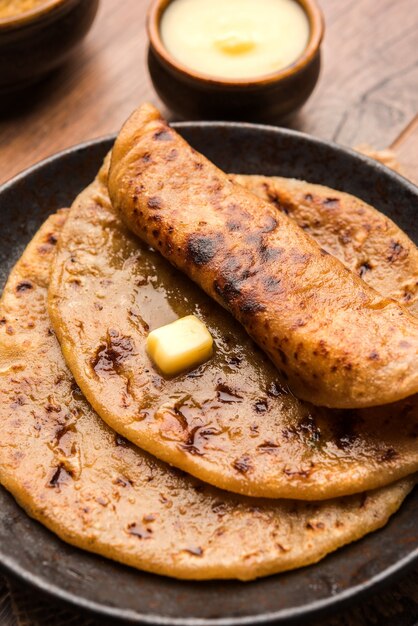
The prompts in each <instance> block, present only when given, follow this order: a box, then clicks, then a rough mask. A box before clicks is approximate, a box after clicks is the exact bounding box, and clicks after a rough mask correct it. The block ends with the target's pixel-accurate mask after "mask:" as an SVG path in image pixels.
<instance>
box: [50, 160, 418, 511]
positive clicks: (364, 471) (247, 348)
mask: <svg viewBox="0 0 418 626" xmlns="http://www.w3.org/2000/svg"><path fill="white" fill-rule="evenodd" d="M106 174H107V169H106V165H105V166H104V168H103V169H102V170H101V172H100V174H99V177H98V179H97V180H96V181H95V182H94V183H93V184H92V185H91V186H90V187H88V188H87V189H86V190H85V191H84V192H83V193H82V194H81V195H80V196H79V198H78V199H77V200H76V201H75V202H74V204H73V206H72V208H71V211H70V215H69V218H68V220H67V223H66V225H65V227H64V230H63V233H62V236H61V239H60V244H59V251H58V256H57V262H56V265H55V268H54V270H53V276H52V281H51V286H50V297H49V300H50V307H49V310H50V315H51V319H52V322H53V326H54V329H55V331H56V333H57V336H58V339H59V341H60V343H61V347H62V349H63V353H64V356H65V358H66V360H67V363H68V364H69V367H70V369H71V370H72V372H73V374H74V376H75V378H76V380H77V382H78V384H79V386H80V387H81V389H82V391H83V393H84V394H85V395H86V397H87V399H88V400H89V402H90V403H91V404H92V406H93V407H94V408H95V410H96V411H97V412H98V414H99V415H100V416H101V417H102V418H103V419H104V420H105V421H106V422H107V423H108V424H109V425H110V426H111V427H112V428H114V429H115V430H116V431H118V432H120V433H121V434H122V435H123V436H125V437H126V438H127V439H129V440H130V441H133V442H134V443H135V444H137V445H138V446H139V447H141V448H143V449H145V450H147V451H148V452H150V453H151V454H154V455H155V456H157V457H158V458H160V459H162V460H164V461H166V462H168V463H171V464H172V465H174V466H177V467H179V468H181V469H183V470H185V471H187V472H189V473H190V474H193V475H195V476H197V477H199V478H200V479H202V480H204V481H206V482H208V483H211V484H214V485H216V486H217V487H220V488H223V489H227V490H230V491H235V492H238V493H244V494H246V495H251V496H263V497H271V498H278V497H285V498H297V499H308V500H309V499H310V500H316V499H326V498H331V497H334V496H337V495H348V494H350V493H356V492H360V491H364V490H366V489H372V488H373V489H374V488H376V487H380V486H383V485H385V484H388V483H390V482H392V481H394V480H396V479H398V478H402V477H403V476H406V475H408V474H410V473H412V472H414V471H416V470H418V446H417V436H418V397H417V396H415V397H414V398H412V399H408V400H405V401H402V402H400V403H399V404H397V405H395V406H386V407H382V408H381V409H378V410H376V411H371V412H370V414H369V412H368V411H367V410H364V411H351V412H348V411H346V412H344V411H342V412H332V411H330V410H325V409H319V408H315V407H313V406H311V405H308V404H304V403H302V402H300V401H299V400H297V399H296V398H295V397H294V396H293V395H292V394H290V393H289V392H288V391H286V389H284V388H282V387H281V386H280V384H279V382H278V379H277V372H276V369H275V367H274V366H273V364H272V363H271V362H270V361H269V359H267V358H266V357H265V355H264V353H263V352H262V351H261V350H259V349H258V348H257V346H256V345H255V344H254V343H253V342H252V341H251V339H250V338H249V337H248V335H247V333H246V332H245V330H244V329H243V328H241V327H240V326H239V325H238V324H237V323H236V321H235V320H234V319H233V318H232V317H231V316H230V315H229V314H228V313H227V312H226V311H224V309H222V308H221V307H220V306H219V305H217V304H216V303H215V302H214V301H213V300H211V299H210V298H209V297H208V296H206V295H205V294H204V292H203V291H202V290H200V289H199V288H198V287H197V286H196V285H194V284H193V283H192V282H191V281H190V280H189V279H187V277H185V276H184V275H183V274H182V273H180V272H178V271H176V270H175V269H174V268H173V267H172V266H171V265H170V264H169V263H168V262H167V261H165V260H164V259H163V257H162V256H161V255H160V254H158V253H157V252H152V251H150V250H149V248H148V247H147V246H146V245H145V244H142V243H141V242H140V240H139V239H137V238H136V237H135V236H134V235H133V234H131V233H130V232H129V231H128V230H127V228H126V227H125V226H124V225H123V223H122V221H121V220H120V218H118V216H117V215H116V213H115V211H114V210H113V208H112V206H111V204H110V201H109V196H108V193H107V177H106ZM188 314H195V315H197V316H198V317H199V318H200V319H202V320H203V321H204V322H205V324H206V325H207V327H208V328H209V330H210V332H211V334H212V336H213V337H214V339H215V344H216V348H215V354H214V357H213V358H212V359H211V360H209V361H208V362H207V363H205V364H203V365H202V366H200V367H199V368H197V369H195V370H193V371H192V372H186V373H184V374H183V375H180V376H177V377H175V378H172V379H166V378H164V377H162V376H161V375H160V374H159V373H158V372H157V371H156V370H155V368H154V367H153V365H152V363H151V362H150V360H149V359H148V356H147V355H146V352H145V341H146V336H147V334H148V331H149V330H152V329H154V328H156V327H159V326H162V325H164V324H166V323H169V322H171V321H173V320H174V319H176V318H177V317H181V316H184V315H188ZM399 423H402V424H403V427H402V429H400V428H399Z"/></svg>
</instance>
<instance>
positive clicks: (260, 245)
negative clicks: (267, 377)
mask: <svg viewBox="0 0 418 626" xmlns="http://www.w3.org/2000/svg"><path fill="white" fill-rule="evenodd" d="M109 193H110V198H111V201H112V203H113V205H114V207H115V208H116V209H117V210H118V211H119V212H120V214H121V215H122V216H123V219H124V220H125V222H126V223H127V224H128V225H129V227H130V228H131V230H132V231H133V232H135V233H136V234H137V235H138V236H139V237H141V239H143V240H144V241H145V242H146V243H148V244H149V245H151V246H153V247H154V248H155V249H156V250H158V251H159V252H160V253H161V254H162V255H163V256H165V258H167V259H168V260H169V261H170V262H171V263H172V264H173V265H174V266H175V267H177V268H179V269H181V270H182V271H183V272H184V273H186V274H187V275H188V276H189V277H190V278H191V279H192V280H194V281H195V282H196V283H197V284H198V285H199V286H200V287H202V289H204V290H205V291H206V293H208V294H209V295H210V296H211V297H212V298H213V299H214V300H215V301H217V302H218V303H219V304H221V305H222V306H224V307H225V308H226V309H227V310H228V311H229V312H230V313H232V314H233V315H234V317H235V318H236V319H237V320H238V321H239V322H241V323H242V325H243V326H244V328H245V329H246V330H247V332H248V333H249V335H250V336H251V337H252V338H253V339H254V340H255V341H256V342H257V343H258V345H259V346H260V347H261V348H262V350H264V352H265V353H266V354H267V355H268V356H269V357H270V358H271V360H272V361H273V363H274V364H275V365H276V367H277V368H278V370H279V371H280V373H281V376H282V378H284V379H285V380H286V381H287V383H288V384H289V386H290V388H291V389H292V391H293V392H294V393H295V394H296V395H297V396H298V397H300V398H302V399H304V400H308V401H310V402H313V403H314V404H317V405H323V406H327V407H334V408H360V407H367V406H376V405H383V404H387V403H389V402H394V401H396V400H400V399H402V398H405V397H407V396H410V395H412V394H414V393H417V392H418V359H417V357H418V320H417V319H415V318H414V317H413V316H412V315H410V314H409V313H408V312H407V310H406V309H405V308H403V307H401V306H400V305H399V304H398V303H397V302H395V301H393V300H391V299H390V298H386V297H384V296H381V295H379V294H378V293H377V292H376V291H375V290H374V289H372V288H371V287H369V286H368V285H367V284H366V283H364V281H362V280H361V279H360V278H359V277H358V276H356V275H355V274H353V273H352V272H350V271H348V270H347V268H346V267H344V265H343V264H342V263H341V262H340V261H339V260H338V259H336V258H335V257H333V256H332V255H330V254H328V253H327V252H326V251H325V250H324V249H322V248H320V246H318V244H317V243H316V242H315V241H314V239H312V238H311V237H309V235H307V234H306V233H304V232H303V229H301V228H299V226H298V225H297V224H296V223H295V222H294V221H292V220H291V219H289V218H288V217H287V216H286V215H285V214H280V213H279V212H278V211H276V210H275V209H274V207H272V206H271V205H270V204H269V203H267V202H264V201H263V200H261V199H260V198H258V197H256V196H255V195H254V194H252V193H250V192H249V191H248V190H247V189H245V188H243V187H242V186H241V185H237V184H235V183H232V182H231V181H230V180H229V179H228V176H227V175H226V174H225V173H224V172H222V171H221V170H220V169H218V168H217V167H216V166H215V165H214V164H213V163H211V162H210V161H208V160H207V159H206V158H205V157H204V156H203V155H201V154H198V153H197V152H196V151H195V150H193V149H192V148H191V146H189V145H188V144H187V142H186V141H185V140H184V139H182V137H180V135H179V134H178V133H176V132H175V131H174V130H173V129H172V128H170V127H169V126H168V125H167V123H166V122H164V120H163V119H162V118H161V116H160V114H159V112H158V111H157V110H156V109H155V108H154V107H152V106H151V105H142V106H141V107H139V108H138V109H137V110H136V111H135V112H134V113H133V114H132V115H131V117H130V118H129V120H128V121H127V122H126V123H125V124H124V126H123V128H122V130H121V131H120V133H119V135H118V137H117V139H116V142H115V145H114V148H113V151H112V162H111V167H110V173H109Z"/></svg>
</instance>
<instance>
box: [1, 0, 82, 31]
mask: <svg viewBox="0 0 418 626" xmlns="http://www.w3.org/2000/svg"><path fill="white" fill-rule="evenodd" d="M75 1H76V0H43V2H42V3H41V4H40V5H39V6H37V7H35V8H33V9H29V10H27V11H23V12H22V13H17V14H16V15H11V16H10V17H2V18H0V32H1V31H2V30H13V29H17V28H20V27H22V26H26V25H28V24H31V23H32V22H36V21H38V19H40V18H42V17H44V16H46V15H48V14H50V13H51V11H53V10H54V9H57V8H59V7H61V6H64V5H66V4H71V3H74V2H75Z"/></svg>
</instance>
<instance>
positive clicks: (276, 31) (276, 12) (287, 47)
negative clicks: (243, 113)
mask: <svg viewBox="0 0 418 626" xmlns="http://www.w3.org/2000/svg"><path fill="white" fill-rule="evenodd" d="M160 28H161V38H162V41H163V44H164V46H165V47H166V49H167V50H168V52H169V53H170V54H171V55H172V56H173V57H174V58H175V59H176V60H177V61H179V62H180V63H182V64H183V65H185V66H187V67H188V68H190V69H191V70H195V71H197V72H200V73H204V74H208V75H210V76H214V77H219V78H232V79H234V78H236V79H239V78H255V77H259V76H263V75H265V74H271V73H273V72H276V71H278V70H281V69H283V68H285V67H287V66H289V65H291V64H292V63H294V62H295V61H296V60H297V59H298V58H299V57H300V56H301V54H302V53H303V51H304V50H305V48H306V46H307V43H308V39H309V20H308V17H307V15H306V13H305V11H304V10H303V9H302V7H301V6H300V4H299V3H298V2H296V0H174V1H173V2H171V3H170V4H169V6H168V7H167V9H166V10H165V11H164V13H163V16H162V19H161V27H160Z"/></svg>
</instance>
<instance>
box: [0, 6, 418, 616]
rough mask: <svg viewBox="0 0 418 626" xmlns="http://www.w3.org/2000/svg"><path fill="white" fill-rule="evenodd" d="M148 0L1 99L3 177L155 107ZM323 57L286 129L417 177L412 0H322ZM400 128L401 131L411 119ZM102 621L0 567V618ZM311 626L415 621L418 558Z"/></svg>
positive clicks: (417, 63) (106, 12)
mask: <svg viewBox="0 0 418 626" xmlns="http://www.w3.org/2000/svg"><path fill="white" fill-rule="evenodd" d="M146 5H147V2H146V0H123V2H117V1H116V0H102V5H101V8H100V11H99V15H98V18H97V20H96V23H95V25H94V27H93V29H92V31H91V33H90V34H89V36H88V37H87V39H86V41H85V43H84V45H83V46H82V47H81V48H80V50H79V51H78V52H77V53H76V54H75V55H74V57H73V59H72V60H71V61H70V62H69V63H67V65H66V66H65V67H64V68H62V69H61V70H60V71H59V72H57V73H56V74H55V75H54V76H52V77H50V78H49V79H47V80H45V81H44V82H43V83H42V84H41V85H40V86H38V87H36V88H33V89H32V90H31V92H30V93H28V94H25V95H24V96H23V95H22V96H21V97H20V98H19V99H18V100H17V101H15V102H13V103H12V104H10V103H7V102H4V101H3V102H0V182H2V181H5V180H7V179H8V178H10V177H11V176H13V175H14V174H15V173H17V172H18V171H20V170H22V169H24V168H26V167H28V166H29V165H31V164H32V163H34V162H36V161H39V160H41V159H43V158H44V157H46V156H48V155H49V154H53V153H54V152H57V151H58V150H61V149H63V148H65V147H68V146H71V145H74V144H76V143H79V142H80V141H85V140H87V139H90V138H93V137H98V136H101V135H105V134H107V133H110V132H114V131H116V130H117V129H118V128H119V126H120V125H121V123H122V122H123V120H124V119H125V118H126V117H127V115H128V114H129V113H130V112H131V110H132V109H133V108H134V107H135V106H136V105H137V104H139V103H140V102H142V101H144V100H150V101H152V102H154V103H155V104H157V105H160V103H159V102H158V98H157V97H156V95H155V94H154V92H153V89H152V86H151V84H150V81H149V78H148V75H147V71H146V61H145V59H146V37H145V30H144V19H145V9H146ZM321 5H322V8H323V10H324V13H325V18H326V39H325V44H324V67H323V73H322V76H321V79H320V83H319V85H318V87H317V90H316V91H315V93H314V95H313V97H312V98H311V100H310V101H309V102H308V103H307V105H306V106H305V107H304V108H303V109H302V111H300V112H299V113H298V114H297V115H296V116H294V118H293V119H292V120H291V122H290V125H291V126H292V127H293V128H297V129H300V130H304V131H306V132H309V133H312V134H315V135H317V136H319V137H323V138H326V139H333V140H334V141H338V142H340V143H343V144H346V145H351V146H356V145H358V144H365V143H366V144H369V145H370V146H373V147H375V148H383V147H387V146H390V145H392V147H393V148H394V149H395V151H396V154H397V157H398V159H399V160H400V162H401V165H402V166H403V171H404V173H405V174H406V175H408V177H410V178H412V179H414V180H415V182H417V183H418V118H415V120H414V116H415V115H416V114H417V112H418V0H379V1H376V0H322V1H321ZM408 124H409V127H408V129H407V131H405V132H403V133H402V131H404V129H405V128H406V127H407V126H408ZM70 624H72V625H74V626H99V624H100V626H105V623H104V622H103V620H100V621H94V620H92V619H90V618H85V617H83V616H81V615H78V614H77V613H75V612H74V611H72V610H68V609H66V608H61V607H59V606H56V605H54V604H53V603H51V602H50V601H49V600H45V599H42V598H41V597H40V596H39V594H38V593H33V592H32V591H31V590H28V589H25V588H24V587H21V586H20V585H18V584H17V583H16V582H12V581H9V580H6V579H5V578H2V577H0V625H1V626H64V625H65V626H67V625H68V626H69V625H70ZM309 624H310V626H379V625H380V624H385V626H417V625H418V568H417V569H416V571H414V572H412V573H409V574H407V575H406V576H405V577H404V578H403V579H402V580H401V581H399V583H398V584H397V585H394V586H392V587H391V588H389V589H387V590H384V591H381V592H379V593H378V594H377V595H376V596H372V597H370V598H369V599H368V600H367V601H366V602H362V603H359V604H358V605H357V606H355V607H352V608H350V609H349V610H344V611H343V612H340V613H339V614H337V615H333V616H331V617H330V618H329V619H321V620H318V621H317V622H310V623H309Z"/></svg>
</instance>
